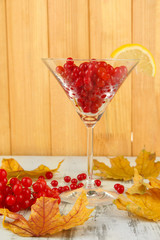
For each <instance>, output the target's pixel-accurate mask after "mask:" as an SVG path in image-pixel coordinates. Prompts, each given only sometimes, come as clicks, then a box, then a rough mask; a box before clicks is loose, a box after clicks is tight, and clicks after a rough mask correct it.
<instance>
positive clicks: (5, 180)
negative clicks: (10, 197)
mask: <svg viewBox="0 0 160 240" xmlns="http://www.w3.org/2000/svg"><path fill="white" fill-rule="evenodd" d="M1 182H3V183H4V184H5V185H6V184H7V182H8V179H7V178H6V177H5V178H3V180H1Z"/></svg>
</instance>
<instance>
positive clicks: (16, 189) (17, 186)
mask: <svg viewBox="0 0 160 240" xmlns="http://www.w3.org/2000/svg"><path fill="white" fill-rule="evenodd" d="M13 192H14V194H15V195H18V194H20V193H21V192H22V186H21V185H20V184H15V185H14V186H13Z"/></svg>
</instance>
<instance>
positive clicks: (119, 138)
mask: <svg viewBox="0 0 160 240" xmlns="http://www.w3.org/2000/svg"><path fill="white" fill-rule="evenodd" d="M159 26H160V1H157V0H141V1H139V0H14V1H10V0H0V30H1V35H0V52H1V55H0V154H1V155H2V154H3V155H4V154H12V155H85V154H86V142H87V141H86V129H85V126H84V124H83V123H82V122H81V120H80V118H79V117H78V115H77V114H76V112H75V110H74V108H73V106H72V105H71V103H70V102H69V100H68V99H67V97H66V96H65V94H64V92H63V91H62V89H61V87H60V86H59V85H58V84H57V82H56V80H55V79H54V77H53V76H52V75H51V74H50V73H49V71H48V70H47V68H46V67H45V66H44V64H43V63H42V61H41V58H42V57H68V56H72V57H74V58H89V57H97V58H101V57H109V56H110V54H111V53H112V51H113V50H114V49H115V48H117V47H119V46H121V45H122V44H126V43H140V44H142V45H144V46H146V47H147V48H148V49H149V50H150V51H151V52H152V53H153V55H154V57H155V60H156V63H157V75H156V77H155V78H150V77H146V76H144V75H142V74H137V73H134V74H133V75H132V77H129V78H128V80H126V82H125V83H124V84H123V86H122V88H121V90H120V91H119V93H118V94H117V96H116V97H115V98H114V100H113V101H112V102H111V104H110V105H109V107H108V109H107V111H106V112H105V113H104V115H103V117H102V119H101V121H100V122H99V123H97V125H96V127H95V131H94V133H95V134H94V155H118V154H124V155H136V154H138V152H139V151H140V150H141V149H142V148H143V147H144V146H145V147H146V149H147V150H150V151H156V152H157V155H160V78H159V75H160V73H159V71H160V70H159V66H158V64H159V61H160V44H159V42H160V33H159ZM131 133H132V134H133V141H132V142H131Z"/></svg>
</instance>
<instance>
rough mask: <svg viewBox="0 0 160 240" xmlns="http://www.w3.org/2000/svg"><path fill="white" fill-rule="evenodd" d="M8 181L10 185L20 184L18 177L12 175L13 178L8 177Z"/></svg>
mask: <svg viewBox="0 0 160 240" xmlns="http://www.w3.org/2000/svg"><path fill="white" fill-rule="evenodd" d="M9 183H10V185H11V186H14V185H15V184H20V183H21V182H20V180H19V179H18V178H16V177H13V178H11V179H10V181H9Z"/></svg>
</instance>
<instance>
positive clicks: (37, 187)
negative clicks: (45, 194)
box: [33, 182, 43, 192]
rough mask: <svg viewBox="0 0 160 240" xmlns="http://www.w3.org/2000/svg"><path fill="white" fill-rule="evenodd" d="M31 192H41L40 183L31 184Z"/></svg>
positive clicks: (41, 186)
mask: <svg viewBox="0 0 160 240" xmlns="http://www.w3.org/2000/svg"><path fill="white" fill-rule="evenodd" d="M33 190H34V191H35V192H41V191H42V190H43V185H42V183H40V182H35V183H34V184H33Z"/></svg>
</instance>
